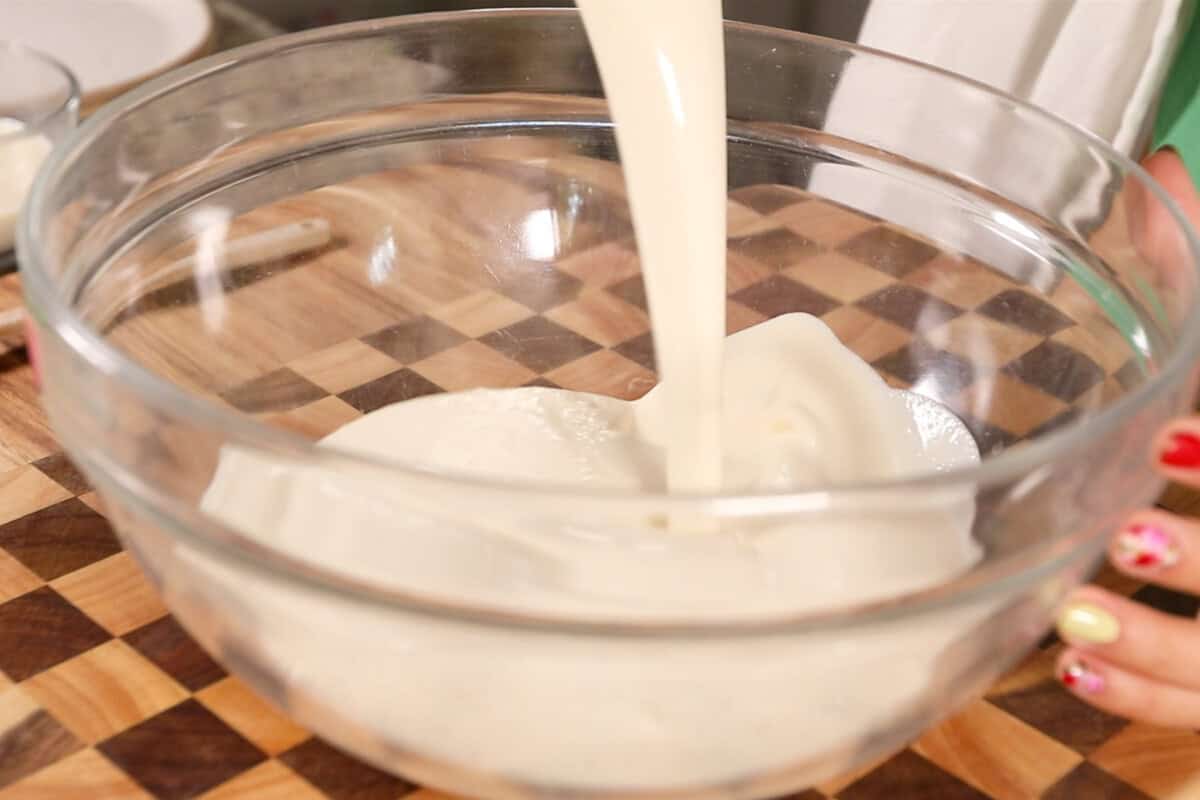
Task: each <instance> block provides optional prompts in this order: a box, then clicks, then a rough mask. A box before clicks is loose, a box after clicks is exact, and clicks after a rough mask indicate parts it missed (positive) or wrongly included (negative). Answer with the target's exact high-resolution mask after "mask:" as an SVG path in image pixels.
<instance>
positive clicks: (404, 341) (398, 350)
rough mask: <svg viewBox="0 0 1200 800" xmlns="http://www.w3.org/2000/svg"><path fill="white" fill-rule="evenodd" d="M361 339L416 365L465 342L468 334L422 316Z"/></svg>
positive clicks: (388, 353) (400, 360) (407, 362)
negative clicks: (465, 334)
mask: <svg viewBox="0 0 1200 800" xmlns="http://www.w3.org/2000/svg"><path fill="white" fill-rule="evenodd" d="M362 341H364V342H366V343H367V344H369V345H370V346H371V347H374V348H375V349H376V350H379V351H381V352H383V353H386V354H387V355H389V356H391V357H392V358H394V359H396V360H397V361H399V362H400V363H401V364H415V363H416V362H418V361H422V360H424V359H426V358H429V357H430V356H434V355H437V354H438V353H441V352H442V351H444V350H449V349H450V348H451V347H454V346H455V345H459V344H462V343H463V342H465V341H467V337H466V336H464V335H463V334H461V333H459V332H458V331H456V330H454V329H453V328H451V327H450V326H449V325H445V324H443V323H441V322H438V321H437V320H436V319H431V318H429V317H419V318H418V319H415V320H410V321H409V322H404V323H401V324H399V325H393V326H392V327H390V328H384V329H383V330H381V331H377V332H375V333H372V334H370V335H369V336H364V337H362Z"/></svg>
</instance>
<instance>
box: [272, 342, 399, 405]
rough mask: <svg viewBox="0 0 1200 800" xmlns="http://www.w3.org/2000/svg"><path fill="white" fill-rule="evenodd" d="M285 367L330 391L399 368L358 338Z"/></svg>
mask: <svg viewBox="0 0 1200 800" xmlns="http://www.w3.org/2000/svg"><path fill="white" fill-rule="evenodd" d="M288 366H289V367H290V368H291V369H292V371H293V372H295V373H296V374H297V375H299V376H300V377H302V378H306V379H307V380H309V381H312V382H313V383H315V384H316V385H317V386H320V387H321V388H322V389H324V390H325V391H327V392H329V393H330V394H340V393H342V392H344V391H346V390H347V389H353V388H354V387H355V386H362V385H363V384H364V383H370V382H371V381H373V380H375V379H376V378H382V377H383V376H384V375H387V374H388V373H389V372H395V371H396V370H398V369H400V364H399V363H398V362H397V361H396V360H395V359H393V358H391V357H390V356H387V355H385V354H384V353H381V352H379V351H378V350H376V349H375V348H374V347H371V346H370V345H368V344H364V343H363V342H361V341H359V340H358V339H350V340H348V341H345V342H342V343H341V344H338V345H334V346H333V347H329V348H326V349H325V350H321V351H319V352H316V353H312V354H310V355H307V356H304V357H303V358H299V359H296V360H295V361H293V362H291V363H290V364H288Z"/></svg>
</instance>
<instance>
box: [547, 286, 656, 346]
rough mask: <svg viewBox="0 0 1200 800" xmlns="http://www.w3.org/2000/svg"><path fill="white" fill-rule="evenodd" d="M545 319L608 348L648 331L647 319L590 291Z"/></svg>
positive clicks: (606, 295)
mask: <svg viewBox="0 0 1200 800" xmlns="http://www.w3.org/2000/svg"><path fill="white" fill-rule="evenodd" d="M546 316H547V317H548V318H549V319H551V320H553V321H554V322H557V323H558V324H559V325H562V326H563V327H565V328H570V329H571V330H573V331H575V332H576V333H578V334H580V335H581V336H584V337H585V338H588V339H591V340H592V341H593V342H596V343H597V344H602V345H604V346H605V347H612V346H613V345H617V344H620V343H621V342H626V341H629V340H630V339H632V338H634V337H636V336H641V335H642V334H643V333H645V332H646V331H648V330H650V317H649V315H647V314H646V312H644V311H642V310H641V309H640V308H637V307H636V306H632V305H630V304H629V303H626V302H625V301H624V300H622V299H621V298H619V297H615V296H614V295H612V294H611V293H609V292H605V291H590V292H585V293H584V294H582V295H580V296H579V299H577V300H575V301H574V302H572V303H567V304H566V305H564V306H559V307H558V308H556V309H554V310H553V311H549V312H547V314H546Z"/></svg>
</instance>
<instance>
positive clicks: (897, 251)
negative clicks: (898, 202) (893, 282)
mask: <svg viewBox="0 0 1200 800" xmlns="http://www.w3.org/2000/svg"><path fill="white" fill-rule="evenodd" d="M838 252H840V253H842V254H843V255H846V256H849V257H850V258H853V259H854V260H855V261H859V262H861V263H863V264H866V265H867V266H869V267H872V268H874V269H877V270H879V271H880V272H886V273H887V274H888V275H892V276H894V277H897V278H903V277H904V276H905V275H908V274H909V273H910V272H915V271H916V270H918V269H920V268H921V267H923V266H925V265H926V264H928V263H929V262H930V261H932V260H933V259H934V258H936V257H937V256H938V255H939V254H940V253H941V251H940V250H938V249H937V248H936V247H934V246H933V245H930V244H926V243H925V242H922V241H919V240H917V239H914V238H912V237H911V236H908V235H907V234H904V233H901V232H900V231H898V230H896V229H894V228H888V227H885V226H882V225H880V226H878V227H875V228H871V229H870V230H869V231H864V232H863V233H860V234H859V235H858V236H855V237H854V238H853V239H851V240H850V241H848V242H846V243H845V244H843V245H842V246H841V247H839V248H838Z"/></svg>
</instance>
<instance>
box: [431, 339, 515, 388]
mask: <svg viewBox="0 0 1200 800" xmlns="http://www.w3.org/2000/svg"><path fill="white" fill-rule="evenodd" d="M411 369H412V371H413V372H416V373H417V374H419V375H421V376H422V377H425V378H428V379H429V380H431V381H433V382H434V383H436V384H437V385H438V386H440V387H442V388H443V389H445V390H446V391H449V392H457V391H462V390H464V389H478V388H488V389H508V388H512V387H514V386H523V385H524V384H526V383H529V382H530V381H531V380H533V379H534V378H536V377H537V373H535V372H534V371H533V370H531V369H529V368H528V367H525V366H522V365H521V364H518V363H517V362H515V361H513V360H512V359H510V358H508V357H506V356H504V355H502V354H500V353H498V352H496V351H495V350H493V349H492V348H490V347H488V346H487V345H485V344H483V343H481V342H475V341H471V342H464V343H463V344H460V345H458V346H457V347H452V348H450V349H449V350H444V351H442V352H441V353H438V354H437V355H435V356H431V357H429V358H427V359H425V360H424V361H418V362H417V363H416V364H413V365H412V367H411Z"/></svg>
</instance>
